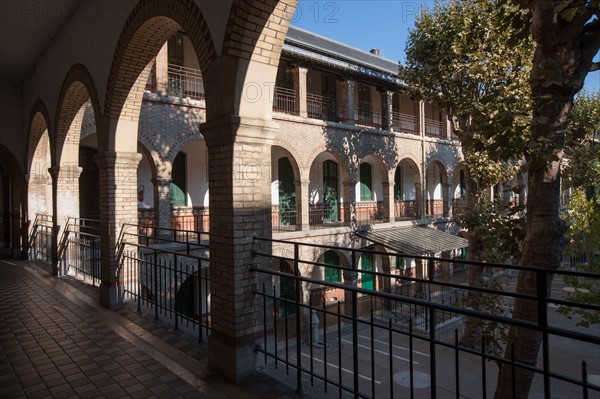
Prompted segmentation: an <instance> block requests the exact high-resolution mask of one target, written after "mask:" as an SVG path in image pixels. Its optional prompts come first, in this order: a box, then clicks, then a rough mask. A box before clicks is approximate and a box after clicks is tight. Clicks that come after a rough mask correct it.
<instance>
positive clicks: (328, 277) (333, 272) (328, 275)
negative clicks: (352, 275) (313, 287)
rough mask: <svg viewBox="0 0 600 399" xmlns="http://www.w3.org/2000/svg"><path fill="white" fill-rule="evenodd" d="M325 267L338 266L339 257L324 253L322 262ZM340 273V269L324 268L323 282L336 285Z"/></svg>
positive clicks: (328, 252)
mask: <svg viewBox="0 0 600 399" xmlns="http://www.w3.org/2000/svg"><path fill="white" fill-rule="evenodd" d="M323 263H325V264H326V265H333V266H339V264H340V257H339V256H338V255H337V254H336V253H335V252H333V251H327V252H325V256H324V261H323ZM340 277H341V272H340V269H337V268H335V267H326V268H325V281H327V282H330V283H338V282H340V281H341V278H340Z"/></svg>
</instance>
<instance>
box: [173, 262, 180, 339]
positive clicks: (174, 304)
mask: <svg viewBox="0 0 600 399" xmlns="http://www.w3.org/2000/svg"><path fill="white" fill-rule="evenodd" d="M177 272H178V269H177V254H173V274H174V279H175V290H174V293H175V295H173V298H174V299H173V308H174V309H175V312H174V313H175V328H174V330H175V331H177V330H178V329H179V322H178V321H177Z"/></svg>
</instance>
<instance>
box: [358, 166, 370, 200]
mask: <svg viewBox="0 0 600 399" xmlns="http://www.w3.org/2000/svg"><path fill="white" fill-rule="evenodd" d="M360 200H361V201H372V200H373V173H372V168H371V164H369V163H366V162H365V163H361V164H360Z"/></svg>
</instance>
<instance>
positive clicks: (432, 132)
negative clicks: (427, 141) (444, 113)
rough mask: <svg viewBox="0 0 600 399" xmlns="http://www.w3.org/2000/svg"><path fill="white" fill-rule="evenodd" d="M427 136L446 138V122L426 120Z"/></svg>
mask: <svg viewBox="0 0 600 399" xmlns="http://www.w3.org/2000/svg"><path fill="white" fill-rule="evenodd" d="M425 136H427V137H436V138H446V122H443V121H434V120H433V119H427V118H426V119H425Z"/></svg>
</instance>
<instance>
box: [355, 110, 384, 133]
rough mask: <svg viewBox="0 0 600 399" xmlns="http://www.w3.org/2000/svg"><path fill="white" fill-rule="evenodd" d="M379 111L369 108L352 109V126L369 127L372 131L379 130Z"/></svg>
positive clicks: (380, 119) (380, 120) (380, 118)
mask: <svg viewBox="0 0 600 399" xmlns="http://www.w3.org/2000/svg"><path fill="white" fill-rule="evenodd" d="M381 122H382V117H381V110H380V109H376V108H369V107H355V108H354V124H355V125H358V126H364V127H369V128H372V129H381V126H382V125H381Z"/></svg>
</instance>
